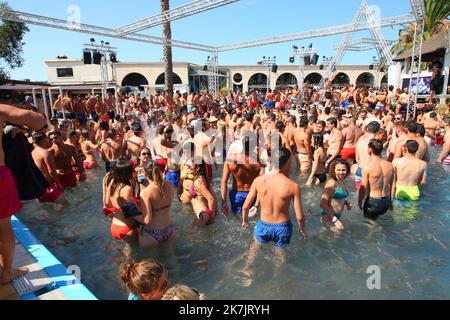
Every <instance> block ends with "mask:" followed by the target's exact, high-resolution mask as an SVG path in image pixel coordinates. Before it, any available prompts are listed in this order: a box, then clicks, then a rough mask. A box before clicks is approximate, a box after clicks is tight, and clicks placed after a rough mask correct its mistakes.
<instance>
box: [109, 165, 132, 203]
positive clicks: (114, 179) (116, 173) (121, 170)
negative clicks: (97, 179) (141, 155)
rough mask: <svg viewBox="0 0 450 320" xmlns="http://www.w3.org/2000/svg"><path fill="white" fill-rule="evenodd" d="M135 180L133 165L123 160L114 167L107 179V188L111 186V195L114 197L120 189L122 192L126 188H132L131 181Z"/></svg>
mask: <svg viewBox="0 0 450 320" xmlns="http://www.w3.org/2000/svg"><path fill="white" fill-rule="evenodd" d="M132 178H133V165H132V164H131V163H130V161H128V160H127V159H124V158H121V159H119V160H118V161H117V162H116V165H115V166H113V168H112V169H111V171H110V173H109V174H108V176H107V178H106V181H105V182H106V186H109V185H110V184H111V189H110V192H109V195H110V196H111V197H112V196H114V194H115V193H116V191H117V189H118V188H119V187H120V188H119V192H120V190H122V188H123V187H125V186H130V187H131V186H132V185H131V180H132Z"/></svg>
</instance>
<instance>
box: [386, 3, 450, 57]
mask: <svg viewBox="0 0 450 320" xmlns="http://www.w3.org/2000/svg"><path fill="white" fill-rule="evenodd" d="M425 11H426V20H425V30H424V33H423V38H424V40H427V39H429V38H431V37H432V36H434V35H435V34H437V33H439V32H441V31H442V30H444V29H446V28H448V21H447V20H448V17H449V16H450V1H448V0H425ZM414 29H415V24H411V25H409V26H407V27H406V28H405V29H402V30H400V32H399V40H398V41H397V43H396V44H395V45H394V46H393V47H392V49H391V50H392V53H393V54H394V55H398V54H400V53H403V52H405V51H406V50H409V49H411V48H412V46H413V39H414Z"/></svg>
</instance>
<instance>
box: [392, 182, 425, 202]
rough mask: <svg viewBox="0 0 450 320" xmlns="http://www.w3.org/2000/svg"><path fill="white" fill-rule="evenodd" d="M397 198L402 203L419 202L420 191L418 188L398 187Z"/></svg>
mask: <svg viewBox="0 0 450 320" xmlns="http://www.w3.org/2000/svg"><path fill="white" fill-rule="evenodd" d="M395 198H396V199H398V200H402V201H419V199H420V189H419V187H418V186H399V185H397V191H396V193H395Z"/></svg>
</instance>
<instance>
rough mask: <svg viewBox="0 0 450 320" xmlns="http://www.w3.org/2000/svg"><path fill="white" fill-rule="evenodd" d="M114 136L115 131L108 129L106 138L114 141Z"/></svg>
mask: <svg viewBox="0 0 450 320" xmlns="http://www.w3.org/2000/svg"><path fill="white" fill-rule="evenodd" d="M116 135H117V131H116V129H110V130H109V131H108V138H110V139H114V138H115V137H116Z"/></svg>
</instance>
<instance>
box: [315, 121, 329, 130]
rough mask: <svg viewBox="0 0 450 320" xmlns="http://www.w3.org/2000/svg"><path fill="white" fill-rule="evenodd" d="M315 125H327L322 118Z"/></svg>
mask: <svg viewBox="0 0 450 320" xmlns="http://www.w3.org/2000/svg"><path fill="white" fill-rule="evenodd" d="M317 125H318V126H322V127H324V128H325V127H326V126H327V124H326V123H325V121H323V120H320V121H319V122H317Z"/></svg>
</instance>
